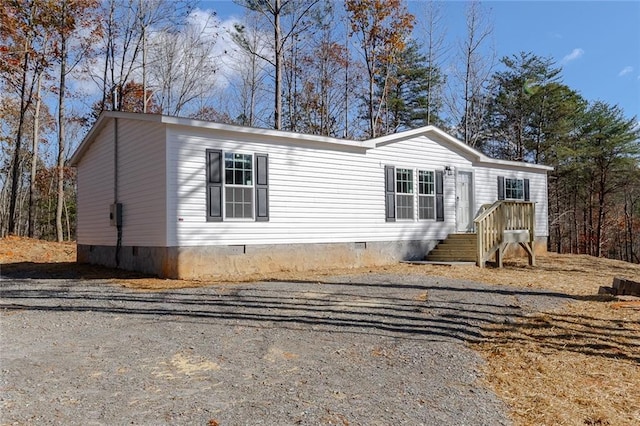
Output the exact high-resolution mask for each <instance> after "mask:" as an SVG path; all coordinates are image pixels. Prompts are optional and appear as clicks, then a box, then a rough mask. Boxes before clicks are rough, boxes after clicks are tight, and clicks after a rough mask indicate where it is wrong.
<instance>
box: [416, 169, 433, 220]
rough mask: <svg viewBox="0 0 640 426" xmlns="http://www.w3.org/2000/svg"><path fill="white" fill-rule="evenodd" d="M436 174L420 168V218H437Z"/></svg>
mask: <svg viewBox="0 0 640 426" xmlns="http://www.w3.org/2000/svg"><path fill="white" fill-rule="evenodd" d="M435 187H436V185H435V175H434V172H432V171H427V170H418V218H419V219H435V218H436V191H435Z"/></svg>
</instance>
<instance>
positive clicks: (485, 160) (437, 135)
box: [70, 111, 553, 170]
mask: <svg viewBox="0 0 640 426" xmlns="http://www.w3.org/2000/svg"><path fill="white" fill-rule="evenodd" d="M116 118H118V119H125V120H138V121H146V122H153V123H161V124H167V125H174V126H186V127H192V128H200V129H211V130H217V131H222V132H229V133H236V134H238V135H245V136H258V137H264V138H266V139H271V141H270V143H273V144H286V143H295V142H302V141H305V142H314V143H320V144H326V145H329V146H330V145H337V146H344V147H352V148H360V149H364V150H368V149H373V148H376V147H379V146H384V145H388V144H392V143H396V142H399V141H402V140H406V139H410V138H413V137H419V136H426V137H428V138H430V139H433V140H435V141H437V142H439V143H441V144H443V145H445V146H447V147H448V148H450V149H452V150H455V151H457V152H459V153H460V154H461V155H462V156H463V157H465V158H467V159H469V160H470V161H472V162H473V163H474V164H477V165H486V166H491V165H495V166H510V167H517V168H526V169H537V170H553V167H548V166H543V165H540V164H531V163H523V162H519V161H507V160H495V159H492V158H489V157H487V156H486V155H484V154H482V153H481V152H480V151H477V150H475V149H473V148H471V147H470V146H468V145H467V144H465V143H464V142H462V141H460V140H458V139H456V138H454V137H453V136H451V135H449V134H448V133H446V132H444V131H442V130H440V129H439V128H437V127H435V126H425V127H420V128H417V129H412V130H407V131H404V132H400V133H393V134H390V135H386V136H381V137H378V138H374V139H369V140H366V141H355V140H350V139H339V138H333V137H328V136H317V135H308V134H304V133H295V132H289V131H282V130H273V129H262V128H257V127H243V126H235V125H231V124H221V123H215V122H212V121H204V120H195V119H191V118H183V117H171V116H167V115H159V114H140V113H132V112H120V111H104V112H103V113H102V114H100V117H98V120H97V121H96V123H95V124H94V125H93V127H92V128H91V130H89V132H88V133H87V135H86V136H85V137H84V139H83V140H82V142H81V143H80V145H79V146H78V148H77V149H76V151H75V152H74V154H73V156H72V157H71V159H70V164H71V165H72V166H76V165H77V164H78V162H79V161H80V159H81V158H82V156H83V155H84V153H85V152H86V151H87V149H88V148H89V147H90V146H91V144H92V143H93V141H94V139H95V138H96V136H97V135H98V134H99V133H100V131H101V130H102V129H103V128H104V127H105V125H106V124H107V123H109V122H110V121H111V120H112V119H116Z"/></svg>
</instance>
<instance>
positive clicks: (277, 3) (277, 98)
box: [273, 0, 283, 130]
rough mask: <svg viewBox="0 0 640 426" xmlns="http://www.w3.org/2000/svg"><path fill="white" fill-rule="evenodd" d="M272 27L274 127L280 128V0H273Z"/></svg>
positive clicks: (281, 47)
mask: <svg viewBox="0 0 640 426" xmlns="http://www.w3.org/2000/svg"><path fill="white" fill-rule="evenodd" d="M273 29H274V42H275V43H274V44H275V55H276V58H275V68H276V70H275V72H276V81H275V109H274V111H273V118H274V128H275V129H276V130H280V129H281V128H282V117H281V113H282V53H283V52H282V49H283V45H282V40H281V37H282V36H281V29H280V0H275V8H274V13H273Z"/></svg>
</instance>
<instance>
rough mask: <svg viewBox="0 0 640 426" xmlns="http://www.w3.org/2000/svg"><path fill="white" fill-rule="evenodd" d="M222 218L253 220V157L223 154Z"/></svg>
mask: <svg viewBox="0 0 640 426" xmlns="http://www.w3.org/2000/svg"><path fill="white" fill-rule="evenodd" d="M224 217H225V218H227V219H253V155H251V154H237V153H233V152H225V153H224Z"/></svg>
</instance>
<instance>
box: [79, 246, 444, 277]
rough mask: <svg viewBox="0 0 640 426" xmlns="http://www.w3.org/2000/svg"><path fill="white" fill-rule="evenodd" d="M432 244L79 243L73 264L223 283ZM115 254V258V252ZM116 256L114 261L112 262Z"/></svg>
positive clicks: (379, 260) (418, 250)
mask: <svg viewBox="0 0 640 426" xmlns="http://www.w3.org/2000/svg"><path fill="white" fill-rule="evenodd" d="M436 243H437V241H396V242H355V243H329V244H282V245H236V246H198V247H138V246H133V247H132V246H123V247H120V249H119V252H118V250H116V247H115V246H94V245H85V244H78V250H77V253H78V254H77V260H78V262H79V263H90V264H96V265H102V266H107V267H112V268H116V267H117V268H120V269H124V270H129V271H138V272H143V273H147V274H152V275H157V276H159V277H161V278H173V279H194V280H209V279H211V280H224V279H232V278H235V279H237V278H242V277H243V276H249V275H254V274H268V273H273V272H280V271H312V270H322V269H330V268H359V267H370V266H383V265H389V264H393V263H397V262H399V261H401V260H423V259H424V258H425V256H426V254H427V253H428V252H429V251H431V250H432V249H433V248H434V247H435V245H436ZM117 252H118V253H117ZM116 254H117V258H116Z"/></svg>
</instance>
